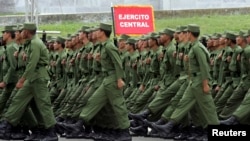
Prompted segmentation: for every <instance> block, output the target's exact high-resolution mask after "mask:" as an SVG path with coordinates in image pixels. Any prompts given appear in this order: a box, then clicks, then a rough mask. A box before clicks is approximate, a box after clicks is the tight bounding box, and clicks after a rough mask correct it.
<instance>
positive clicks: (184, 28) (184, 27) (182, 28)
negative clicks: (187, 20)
mask: <svg viewBox="0 0 250 141" xmlns="http://www.w3.org/2000/svg"><path fill="white" fill-rule="evenodd" d="M183 31H187V26H186V25H181V26H180V28H179V32H183Z"/></svg>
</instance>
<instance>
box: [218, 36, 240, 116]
mask: <svg viewBox="0 0 250 141" xmlns="http://www.w3.org/2000/svg"><path fill="white" fill-rule="evenodd" d="M226 38H227V45H228V46H229V47H230V48H231V49H232V52H231V53H230V55H229V56H228V57H227V60H226V61H227V62H228V63H229V65H228V70H229V73H230V74H227V77H230V78H231V79H230V78H229V80H230V84H229V85H228V86H227V87H226V89H225V91H224V92H223V93H222V95H221V97H220V98H219V99H218V100H217V101H216V103H215V104H216V110H217V113H218V114H220V113H221V111H222V109H223V107H224V106H225V104H226V102H227V100H228V99H229V97H230V96H231V95H232V93H233V90H234V89H236V87H237V86H238V85H239V82H240V75H241V65H240V58H239V57H237V56H238V55H240V53H241V52H242V48H241V47H239V46H238V45H237V44H236V35H235V34H234V33H232V32H228V33H227V34H226Z"/></svg>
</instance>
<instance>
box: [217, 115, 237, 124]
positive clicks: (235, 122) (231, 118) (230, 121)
mask: <svg viewBox="0 0 250 141" xmlns="http://www.w3.org/2000/svg"><path fill="white" fill-rule="evenodd" d="M220 124H221V125H237V124H239V121H238V120H237V118H236V117H235V116H231V117H230V118H228V119H226V120H222V121H220Z"/></svg>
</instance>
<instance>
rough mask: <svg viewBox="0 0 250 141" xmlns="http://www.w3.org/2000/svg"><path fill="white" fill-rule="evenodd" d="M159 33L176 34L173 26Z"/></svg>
mask: <svg viewBox="0 0 250 141" xmlns="http://www.w3.org/2000/svg"><path fill="white" fill-rule="evenodd" d="M159 33H160V34H167V35H169V36H171V37H173V35H174V33H175V30H174V29H172V28H166V29H164V30H163V31H160V32H159Z"/></svg>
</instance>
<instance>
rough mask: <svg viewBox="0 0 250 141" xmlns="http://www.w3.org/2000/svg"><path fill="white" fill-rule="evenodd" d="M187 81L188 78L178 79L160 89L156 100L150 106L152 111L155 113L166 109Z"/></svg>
mask: <svg viewBox="0 0 250 141" xmlns="http://www.w3.org/2000/svg"><path fill="white" fill-rule="evenodd" d="M185 81H186V79H177V80H176V81H175V82H174V83H173V84H172V85H170V86H169V87H168V88H166V89H160V91H159V92H157V94H156V97H155V98H154V100H153V101H152V102H151V103H150V104H149V106H148V109H149V110H150V111H151V113H152V114H155V113H157V112H158V111H160V110H161V109H163V108H164V109H166V107H167V106H168V105H169V104H170V100H171V99H172V98H173V97H174V95H175V94H176V93H177V92H178V90H179V89H180V87H181V86H182V84H183V83H184V82H185Z"/></svg>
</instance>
